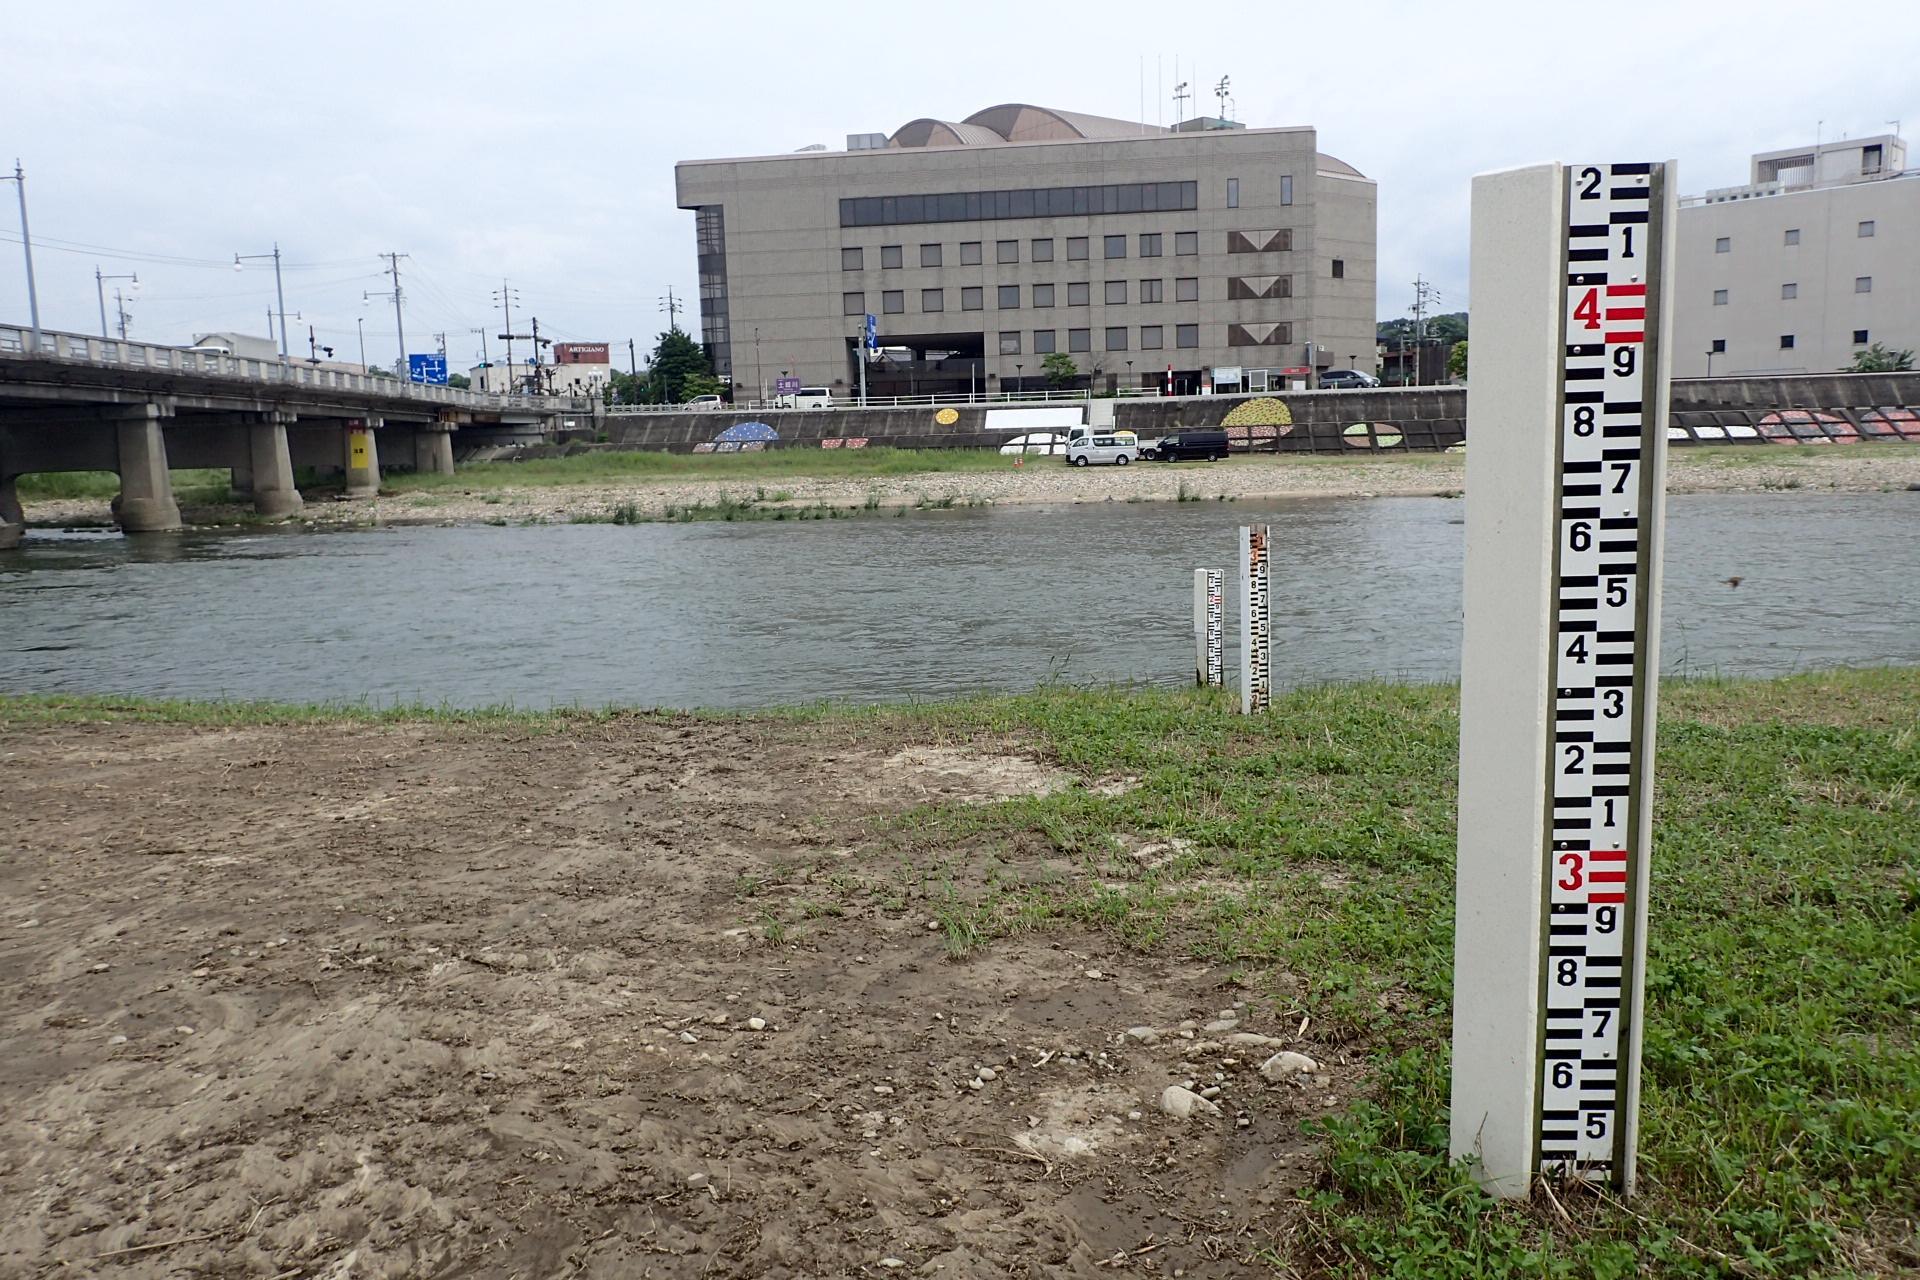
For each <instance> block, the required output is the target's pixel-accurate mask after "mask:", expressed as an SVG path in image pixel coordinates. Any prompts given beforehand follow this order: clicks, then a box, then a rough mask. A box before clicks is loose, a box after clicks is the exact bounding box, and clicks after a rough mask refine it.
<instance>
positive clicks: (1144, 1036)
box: [1127, 1027, 1160, 1044]
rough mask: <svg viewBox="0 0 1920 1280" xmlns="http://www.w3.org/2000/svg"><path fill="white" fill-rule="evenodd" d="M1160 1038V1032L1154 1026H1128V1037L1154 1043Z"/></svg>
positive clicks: (1143, 1042) (1142, 1042)
mask: <svg viewBox="0 0 1920 1280" xmlns="http://www.w3.org/2000/svg"><path fill="white" fill-rule="evenodd" d="M1159 1038H1160V1033H1159V1032H1158V1031H1155V1030H1154V1029H1153V1028H1152V1027H1128V1028H1127V1039H1129V1040H1138V1041H1139V1042H1140V1043H1141V1044H1152V1043H1153V1042H1154V1041H1156V1040H1158V1039H1159Z"/></svg>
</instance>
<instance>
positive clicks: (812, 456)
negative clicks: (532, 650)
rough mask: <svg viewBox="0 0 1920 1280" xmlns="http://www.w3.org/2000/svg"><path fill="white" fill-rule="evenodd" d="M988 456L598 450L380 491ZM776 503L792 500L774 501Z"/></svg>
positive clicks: (797, 473)
mask: <svg viewBox="0 0 1920 1280" xmlns="http://www.w3.org/2000/svg"><path fill="white" fill-rule="evenodd" d="M1001 461H1002V460H1001V458H1000V454H999V452H998V451H997V450H993V449H887V448H876V449H809V448H803V447H799V446H795V447H793V448H786V449H767V450H763V451H759V452H755V453H642V452H639V451H621V450H611V449H602V450H596V451H594V452H592V453H582V454H575V455H574V456H572V457H568V458H538V459H529V460H527V461H524V462H475V463H468V464H466V465H463V466H461V467H460V468H458V469H457V470H456V471H455V472H454V474H453V475H450V476H441V475H420V474H416V473H410V472H395V473H393V474H392V475H389V476H386V477H384V480H383V483H385V484H387V485H390V486H392V487H393V488H394V489H396V490H399V491H402V492H419V491H422V490H431V489H487V488H501V487H506V486H513V487H523V486H524V487H542V486H548V485H570V484H609V483H618V482H620V481H622V480H663V481H671V480H740V481H742V482H744V483H749V484H751V483H754V482H756V481H760V482H764V481H769V480H779V479H787V478H794V479H798V478H800V477H807V476H821V477H828V478H837V477H849V476H852V477H859V476H904V475H923V474H927V473H929V472H949V471H952V472H968V471H997V470H999V468H1000V465H1001ZM780 492H781V491H780V490H778V489H775V490H774V491H773V494H769V495H768V496H766V497H764V498H763V499H762V500H763V501H768V502H778V501H785V500H786V499H788V498H791V497H792V494H791V493H787V494H786V495H785V497H778V496H773V495H775V494H779V493H780Z"/></svg>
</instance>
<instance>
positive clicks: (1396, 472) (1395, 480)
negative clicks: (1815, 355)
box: [27, 446, 1920, 525]
mask: <svg viewBox="0 0 1920 1280" xmlns="http://www.w3.org/2000/svg"><path fill="white" fill-rule="evenodd" d="M1756 455H1757V456H1756ZM1183 485H1184V486H1185V487H1186V488H1187V490H1188V491H1189V492H1191V493H1195V494H1198V495H1200V496H1201V497H1203V498H1209V499H1210V498H1215V497H1219V496H1221V495H1225V496H1227V497H1231V498H1243V499H1244V498H1278V497H1375V496H1381V495H1431V494H1457V493H1459V492H1460V491H1461V490H1462V489H1463V488H1464V487H1465V485H1466V459H1465V457H1464V456H1462V455H1459V454H1407V455H1402V456H1400V457H1395V458H1379V459H1376V458H1340V459H1325V460H1315V461H1307V462H1293V461H1286V460H1282V459H1267V458H1236V459H1234V460H1233V461H1231V462H1228V463H1224V464H1220V463H1211V464H1210V463H1188V464H1182V465H1178V466H1167V465H1161V464H1136V465H1134V466H1130V467H1125V468H1118V467H1100V468H1086V469H1080V468H1074V467H1068V466H1066V465H1065V464H1063V463H1062V462H1060V461H1058V460H1057V459H1047V458H1035V459H1031V460H1026V461H1025V462H1024V465H1022V466H1020V467H1015V466H1014V465H1013V460H1012V459H1008V460H1007V465H1006V466H1005V468H1004V469H1001V470H994V471H976V472H959V473H931V474H923V475H910V476H880V477H873V478H865V479H860V478H836V479H808V478H805V477H786V476H773V477H767V476H753V475H747V476H745V477H743V479H741V480H726V479H714V480H690V481H674V482H662V481H658V480H634V481H628V482H623V483H603V484H600V483H596V484H572V485H544V486H534V485H529V486H494V485H489V486H487V487H476V488H473V489H436V490H432V491H429V492H422V493H398V494H390V495H387V496H382V497H380V498H377V499H373V500H369V501H364V502H339V501H327V500H324V499H321V500H316V501H312V502H309V503H308V505H307V508H306V511H305V512H304V513H303V517H302V518H303V519H305V520H307V521H309V522H311V523H314V524H328V525H332V524H361V523H369V522H378V523H383V524H443V523H444V524H475V523H484V522H488V521H502V520H506V521H512V522H523V521H533V520H547V521H560V522H564V521H566V520H569V519H573V518H575V517H588V518H591V517H605V516H608V515H610V514H611V513H612V512H613V511H614V509H615V508H616V507H619V506H621V505H622V504H632V505H633V506H635V507H637V508H638V509H639V511H640V512H641V513H642V514H643V515H646V516H649V517H657V516H659V515H661V514H662V513H664V512H665V510H666V508H667V507H669V506H686V505H689V504H693V503H700V502H714V501H717V500H719V499H720V498H722V497H732V498H736V499H743V500H744V499H749V498H752V497H753V496H754V494H755V492H756V491H757V490H758V491H762V492H764V493H767V494H775V493H784V494H787V495H789V497H788V498H787V499H786V502H787V505H790V506H809V505H813V504H816V503H824V504H828V505H832V506H839V507H858V506H861V505H863V504H865V503H867V502H869V501H877V502H878V503H879V504H880V505H882V506H888V507H894V506H915V505H918V504H924V503H934V502H942V501H946V500H952V501H956V502H968V503H990V504H998V503H1009V502H1060V503H1073V502H1100V501H1105V500H1107V499H1112V500H1114V501H1126V500H1129V499H1143V500H1153V499H1157V500H1166V501H1172V500H1174V499H1175V498H1176V497H1177V496H1178V494H1179V492H1180V489H1181V487H1182V486H1183ZM1910 485H1920V449H1914V448H1907V447H1889V448H1861V447H1858V446H1855V447H1852V448H1843V447H1835V448H1833V449H1832V451H1831V452H1830V453H1825V454H1814V455H1808V454H1802V453H1790V452H1787V451H1784V450H1783V451H1781V452H1780V453H1779V454H1778V455H1777V456H1771V457H1769V456H1767V450H1766V449H1765V448H1760V447H1756V449H1754V450H1736V451H1732V453H1731V454H1729V452H1728V451H1714V452H1713V453H1693V452H1689V451H1686V450H1674V451H1673V452H1672V453H1670V454H1669V464H1668V489H1669V491H1670V492H1673V493H1755V492H1763V491H1769V490H1802V489H1804V490H1808V491H1814V492H1820V491H1826V492H1833V491H1844V492H1860V493H1871V492H1878V491H1880V490H1884V489H1905V488H1907V487H1908V486H1910ZM246 510H248V508H242V507H227V508H206V509H201V510H199V511H194V510H188V511H187V512H186V513H185V514H186V516H187V517H188V519H189V520H190V521H191V520H195V519H199V520H213V519H220V518H222V517H227V518H231V517H232V516H234V515H237V514H240V513H242V512H244V511H246ZM27 516H28V518H29V519H30V520H32V521H34V522H36V523H41V524H66V523H105V522H107V520H108V519H109V512H108V510H107V504H106V502H105V501H104V500H47V501H40V502H31V503H29V504H28V507H27Z"/></svg>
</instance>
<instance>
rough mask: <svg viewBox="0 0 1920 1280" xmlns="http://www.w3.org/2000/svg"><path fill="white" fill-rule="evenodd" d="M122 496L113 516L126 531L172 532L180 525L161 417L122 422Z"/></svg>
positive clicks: (120, 443) (118, 500) (120, 440)
mask: <svg viewBox="0 0 1920 1280" xmlns="http://www.w3.org/2000/svg"><path fill="white" fill-rule="evenodd" d="M119 446H120V496H119V497H118V498H117V499H115V500H114V504H113V514H114V518H115V519H116V520H118V521H119V522H120V528H121V531H122V532H124V533H170V532H172V531H173V530H175V529H178V528H179V527H180V505H179V504H178V503H177V502H175V501H174V500H173V477H172V476H171V475H170V474H169V473H168V471H167V440H166V435H165V433H163V432H162V431H161V430H160V420H159V418H158V416H153V417H147V418H139V419H135V420H133V421H129V422H122V423H121V424H120V425H119Z"/></svg>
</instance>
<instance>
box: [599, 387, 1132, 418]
mask: <svg viewBox="0 0 1920 1280" xmlns="http://www.w3.org/2000/svg"><path fill="white" fill-rule="evenodd" d="M1088 398H1089V397H1088V395H1087V393H1086V392H1085V391H995V392H985V391H975V392H966V391H962V392H958V393H956V394H954V395H932V394H928V395H915V396H868V397H867V401H866V403H865V404H864V405H863V404H861V403H860V401H859V399H858V398H857V397H854V396H848V397H846V398H845V399H839V398H836V399H835V400H834V402H833V408H835V409H912V408H927V407H931V406H934V405H942V406H956V405H976V404H977V405H1006V404H1048V403H1052V404H1061V403H1077V404H1084V403H1086V402H1087V400H1088ZM1106 398H1107V399H1119V400H1157V399H1159V398H1160V391H1159V389H1158V388H1155V387H1122V388H1121V389H1120V390H1119V391H1117V392H1115V393H1114V394H1113V395H1112V396H1108V397H1106ZM607 412H608V413H679V412H686V413H812V412H814V410H812V409H797V408H794V407H793V406H791V405H785V404H781V403H780V402H779V401H777V400H741V401H738V402H736V403H734V404H722V405H704V404H703V405H692V404H617V405H613V406H612V407H611V408H609V409H608V410H607Z"/></svg>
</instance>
